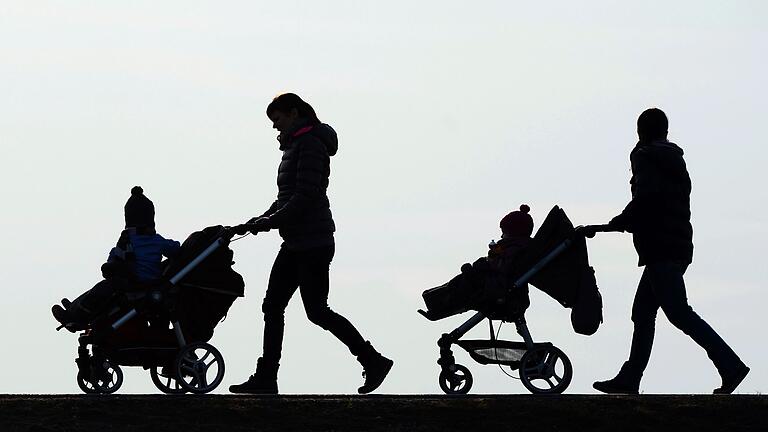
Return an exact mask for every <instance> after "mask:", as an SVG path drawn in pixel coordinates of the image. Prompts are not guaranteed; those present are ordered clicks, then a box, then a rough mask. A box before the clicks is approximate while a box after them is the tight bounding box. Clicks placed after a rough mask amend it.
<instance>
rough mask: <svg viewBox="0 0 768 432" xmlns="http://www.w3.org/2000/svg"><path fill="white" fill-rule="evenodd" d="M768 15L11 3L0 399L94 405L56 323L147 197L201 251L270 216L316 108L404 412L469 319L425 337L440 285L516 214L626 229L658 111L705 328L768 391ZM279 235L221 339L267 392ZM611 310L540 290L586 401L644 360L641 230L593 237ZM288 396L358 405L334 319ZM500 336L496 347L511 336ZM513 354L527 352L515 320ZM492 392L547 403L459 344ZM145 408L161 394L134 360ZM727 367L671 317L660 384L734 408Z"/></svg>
mask: <svg viewBox="0 0 768 432" xmlns="http://www.w3.org/2000/svg"><path fill="white" fill-rule="evenodd" d="M767 5H768V3H765V2H762V1H733V2H720V1H674V2H668V1H647V2H639V3H637V2H636V3H628V2H620V1H585V2H571V1H555V2H545V3H536V2H522V1H477V2H470V1H461V2H457V1H445V0H441V1H421V2H414V1H351V0H350V1H326V2H309V1H304V2H297V1H280V2H253V1H232V2H212V1H194V2H190V1H164V2H157V1H132V2H122V1H68V2H62V1H9V0H0V59H1V60H0V95H1V96H0V146H2V158H0V176H2V177H1V178H0V180H1V181H0V196H2V197H3V200H4V204H3V206H2V222H3V226H4V228H5V233H4V235H3V236H2V237H3V241H2V242H1V243H0V263H2V264H1V268H2V271H0V284H1V285H2V293H3V301H2V305H3V306H2V313H0V328H2V329H4V331H5V337H4V343H3V350H2V351H3V353H4V356H3V360H2V368H0V382H2V386H1V387H0V391H2V392H7V393H77V392H79V390H78V388H77V385H76V382H75V375H76V367H75V364H74V362H73V359H74V357H75V355H76V345H77V342H76V336H75V335H72V334H69V333H66V332H59V333H57V332H55V331H54V327H55V326H56V324H55V322H54V320H53V318H52V317H51V315H50V306H51V305H52V304H53V303H55V302H57V301H58V300H59V299H60V298H61V297H64V296H67V297H70V298H73V297H75V296H77V295H78V294H79V293H81V292H82V291H84V290H86V289H88V288H89V287H90V286H92V285H93V284H94V283H95V282H97V281H98V280H99V278H100V273H99V266H100V265H101V263H102V262H103V261H104V259H105V258H106V254H107V252H108V250H109V249H110V248H111V247H112V246H113V244H114V242H115V241H116V239H117V237H118V235H119V232H120V230H121V229H122V227H123V205H124V203H125V200H126V199H127V198H128V196H129V191H130V188H131V187H132V186H134V185H141V186H143V188H144V190H145V191H146V194H147V195H148V196H149V197H150V198H151V199H152V200H153V201H154V203H155V206H156V209H157V219H156V220H157V227H158V231H159V232H160V233H162V234H163V235H165V236H167V237H171V238H176V239H179V240H183V239H184V238H185V237H186V236H187V235H189V234H190V233H191V232H193V231H195V230H198V229H200V228H202V227H205V226H208V225H214V224H235V223H239V222H242V221H244V220H246V219H248V218H249V217H251V216H254V215H257V214H260V213H261V212H262V211H264V210H265V209H266V208H267V207H268V206H269V204H270V203H271V201H272V200H273V199H274V196H275V194H276V186H275V173H276V169H277V164H278V162H279V159H280V153H279V151H278V150H277V142H276V141H275V132H274V131H273V130H272V129H271V123H270V122H269V121H268V120H267V118H266V117H265V115H264V109H265V107H266V105H267V104H268V103H269V101H270V100H271V99H272V97H274V96H275V95H277V94H278V93H281V92H286V91H292V92H296V93H298V94H300V95H302V96H303V97H304V98H305V99H306V100H308V101H309V102H310V103H311V104H312V105H313V106H314V107H315V109H316V110H317V112H318V115H319V117H320V118H321V119H322V120H323V121H326V122H328V123H329V124H331V125H332V126H333V127H334V128H335V129H336V130H337V132H338V134H339V138H340V149H339V153H338V155H337V156H335V157H334V158H333V159H332V162H331V164H332V177H331V186H330V189H329V196H330V199H331V204H332V209H333V212H334V217H335V219H336V222H337V226H338V232H337V237H336V238H337V253H336V258H335V259H334V261H333V264H332V267H331V295H330V305H331V306H332V308H334V309H335V310H337V311H338V312H340V313H342V314H343V315H345V316H347V317H348V318H349V319H350V320H351V321H352V322H353V323H354V324H355V325H356V326H357V327H358V328H359V330H360V331H361V332H362V333H363V335H364V336H365V337H366V338H368V339H370V340H371V341H373V343H374V345H375V346H376V347H378V348H379V349H380V350H381V351H382V352H383V353H385V354H386V355H388V356H390V357H392V358H393V359H394V360H395V362H396V363H395V368H394V369H393V371H392V373H391V375H390V377H389V378H388V379H387V381H385V383H384V384H383V385H382V387H381V388H380V392H382V393H440V389H439V387H438V384H437V375H438V372H439V367H438V365H437V364H436V360H437V358H438V349H437V345H436V341H437V339H438V338H439V336H440V335H441V334H442V333H443V332H446V331H450V330H452V329H453V328H454V327H456V326H457V325H458V324H459V323H461V322H462V321H463V320H464V319H466V318H467V316H468V315H465V316H460V317H454V318H451V319H446V320H443V321H440V322H435V323H432V322H428V321H426V320H424V319H423V318H421V316H419V315H418V314H417V313H416V309H418V308H420V307H422V300H421V292H422V291H423V290H425V289H427V288H430V287H433V286H436V285H439V284H441V283H443V282H444V281H446V280H448V279H450V278H451V277H452V276H453V275H454V274H456V273H457V271H458V269H459V266H460V265H461V264H462V263H463V262H466V261H472V260H474V259H475V258H477V257H478V256H480V255H483V254H485V252H486V245H487V243H488V241H489V240H490V239H492V238H498V236H499V232H498V222H499V219H500V218H501V217H502V216H503V215H504V214H505V213H506V212H508V211H510V210H513V209H515V208H517V207H518V206H519V205H520V204H521V203H523V202H524V203H527V204H529V205H530V206H531V208H532V215H533V217H534V218H535V221H536V223H537V227H538V224H539V223H540V222H541V221H542V219H543V218H544V216H545V215H546V214H547V212H548V210H549V208H551V206H553V205H555V204H559V205H561V206H562V207H563V208H564V209H565V210H566V212H567V213H568V214H569V216H570V217H571V219H572V220H573V221H574V223H576V224H587V223H604V222H606V221H608V220H609V219H610V218H611V217H612V216H614V215H615V214H616V213H618V212H619V211H620V210H621V209H622V208H623V206H624V205H625V204H626V202H627V201H628V199H629V185H628V180H629V177H630V170H629V161H628V154H629V151H630V150H631V148H632V147H633V145H634V143H635V140H636V136H635V121H636V118H637V115H638V114H639V113H640V112H642V111H643V110H644V109H646V108H648V107H651V106H658V107H660V108H662V109H664V110H665V111H666V112H667V114H668V116H669V118H670V123H671V125H670V139H671V140H673V141H675V142H677V143H678V144H679V145H680V146H681V147H682V148H683V149H684V150H685V151H686V160H687V163H688V167H689V171H690V173H691V176H692V179H693V194H692V211H693V224H694V231H695V235H694V243H695V247H696V249H695V257H694V263H693V265H692V266H691V267H690V269H689V271H688V273H687V275H686V276H687V278H686V281H687V285H688V294H689V298H690V301H691V304H692V305H693V307H694V309H695V310H696V311H697V312H698V313H699V314H700V315H702V316H703V317H704V318H705V319H706V320H707V321H709V322H710V324H712V326H713V327H714V328H715V329H716V330H717V331H718V332H719V333H720V334H721V335H722V336H723V338H724V339H725V340H726V341H727V342H728V343H729V344H731V346H732V347H733V348H734V349H735V351H736V352H737V353H738V354H739V355H741V357H742V358H743V360H744V361H745V362H746V363H747V364H748V365H750V366H752V372H751V374H750V375H749V376H748V377H747V379H746V381H745V382H744V383H743V384H742V385H741V387H740V388H739V392H742V393H755V392H763V393H764V392H766V391H768V372H766V370H765V369H764V365H765V364H766V363H767V362H766V360H768V350H766V348H765V344H764V342H763V340H764V339H765V337H764V331H765V329H766V319H765V313H764V308H765V304H766V303H768V294H766V276H767V271H766V265H765V262H764V257H763V256H764V247H765V246H764V245H765V243H766V239H767V237H768V236H767V235H766V234H768V226H767V225H766V222H768V218H767V217H766V210H768V208H767V207H768V205H767V204H768V200H766V198H767V196H766V188H765V179H764V170H765V165H766V159H767V157H766V155H767V153H766V150H765V148H764V145H765V143H766V142H768V132H767V131H766V127H765V117H766V112H767V111H768V110H767V109H766V108H768V106H767V105H768V102H767V101H768V88H767V85H766V78H765V77H766V76H768V62H766V56H765V49H766V46H768V26H767V25H766V23H768V6H767ZM279 244H280V240H279V237H278V236H277V233H268V234H265V235H259V236H258V237H255V238H254V237H248V238H246V239H244V240H242V241H240V242H237V243H234V244H233V249H234V251H235V260H236V261H237V264H236V266H235V268H236V270H237V271H239V272H240V273H241V274H242V275H243V276H244V278H245V280H246V297H245V298H244V299H240V300H238V301H237V302H236V303H235V305H234V306H233V307H232V309H231V310H230V313H229V316H228V318H227V320H226V321H224V322H223V323H221V324H220V325H219V326H218V327H217V330H216V335H215V336H214V338H213V340H212V341H211V342H212V343H213V344H214V345H215V346H217V347H218V348H219V349H220V350H221V352H222V353H223V355H224V357H225V360H226V364H227V371H226V376H225V378H224V383H223V384H222V385H221V387H220V388H219V390H217V392H220V393H221V392H226V389H227V387H228V386H229V385H230V384H233V383H238V382H242V381H243V380H244V379H245V378H247V376H248V375H249V374H251V373H252V371H253V366H254V364H255V360H256V358H257V357H258V355H259V354H260V353H261V332H262V327H263V321H262V314H261V301H262V297H263V295H264V291H265V288H266V282H267V278H268V275H269V269H270V267H271V265H272V261H273V260H274V257H275V255H276V253H277V250H278V247H279ZM589 248H590V257H591V262H592V265H593V266H594V267H595V268H596V270H597V278H598V283H599V286H600V288H601V291H602V294H603V299H604V302H605V311H604V313H605V323H604V324H603V326H602V327H601V329H600V330H599V331H598V333H597V334H596V335H594V336H592V337H584V336H580V335H577V334H575V333H573V331H572V330H571V328H570V322H569V315H568V314H569V311H568V310H565V309H562V308H561V307H560V306H559V305H558V304H557V303H555V302H554V301H553V300H551V299H550V298H548V297H546V296H545V295H543V294H541V293H538V292H535V293H534V294H533V295H532V297H533V298H532V306H531V307H530V309H529V310H528V313H527V318H528V322H529V326H530V328H531V331H532V333H533V336H534V338H535V339H536V340H549V341H552V342H553V343H554V344H555V345H557V346H559V347H560V348H561V349H563V350H564V351H565V352H566V353H567V354H568V355H569V357H570V358H571V360H572V362H573V365H574V379H573V383H572V384H571V387H570V388H569V389H568V392H569V393H593V392H594V391H593V390H592V388H591V383H592V382H593V381H595V380H598V379H605V378H609V377H612V376H613V375H614V374H615V372H616V371H617V370H618V368H619V366H620V365H621V362H622V361H623V360H624V359H625V357H626V355H627V352H628V349H629V343H630V335H631V322H630V319H629V315H630V308H631V303H632V298H633V295H634V290H635V287H636V284H637V280H638V278H639V276H640V272H641V269H639V268H638V267H636V262H637V258H636V255H635V252H634V250H633V248H632V243H631V237H630V236H629V235H620V234H609V235H604V236H600V237H598V238H597V239H595V240H592V241H590V242H589ZM286 321H287V326H286V337H285V350H284V356H283V367H282V369H281V372H280V389H281V391H282V392H285V393H354V392H355V391H356V389H357V387H358V386H359V385H360V383H361V382H362V378H361V376H360V372H361V369H360V367H359V365H358V364H357V362H356V361H355V359H354V358H353V357H352V356H351V355H350V354H349V353H348V351H347V350H346V348H345V347H344V346H343V345H342V344H341V343H340V342H338V341H337V340H335V339H334V338H333V337H332V336H331V335H330V334H329V333H326V332H324V331H323V330H322V329H320V328H318V327H316V326H314V325H312V324H310V323H309V322H308V321H307V319H306V317H305V315H304V311H303V308H302V306H301V300H300V298H299V297H298V296H297V297H296V298H294V299H293V301H292V302H291V304H290V306H289V308H288V311H287V316H286ZM486 332H487V327H486V326H485V325H481V326H479V327H478V329H477V330H476V331H475V332H473V333H471V335H470V336H472V337H486V336H487V334H486ZM501 336H502V337H506V338H510V339H515V340H516V339H518V338H517V335H516V334H515V332H514V330H513V326H511V325H507V326H505V328H504V329H503V330H502V334H501ZM455 354H456V357H457V361H458V362H459V363H462V364H465V365H466V366H468V367H469V368H470V370H471V371H472V372H473V374H474V376H475V385H474V387H473V390H472V392H473V393H525V392H526V391H525V389H524V388H523V386H522V385H521V384H520V383H519V382H517V381H514V380H512V379H509V378H507V377H506V376H504V375H503V374H502V373H501V371H499V370H498V368H497V367H495V366H482V365H479V364H476V363H474V362H472V361H471V359H469V357H468V356H467V355H466V353H464V352H463V351H461V350H460V349H459V348H458V347H457V348H456V349H455ZM125 372H126V379H125V384H124V386H123V389H122V390H121V393H147V392H150V393H154V392H157V390H156V389H155V388H154V386H153V385H152V383H151V382H150V379H149V376H148V374H147V373H146V372H144V371H142V370H141V369H140V368H126V369H125ZM719 383H720V382H719V377H718V376H717V373H716V371H715V369H714V367H713V366H712V365H711V363H710V362H709V360H708V359H707V356H706V354H705V353H704V351H703V350H701V349H700V348H698V347H697V346H696V345H695V344H694V343H693V342H692V341H691V340H690V339H688V338H687V337H686V336H685V335H683V334H682V333H681V332H679V331H678V330H677V329H675V328H674V327H672V326H671V325H670V324H669V323H668V321H667V320H666V318H664V317H663V315H661V314H660V318H659V323H658V326H657V339H656V344H655V347H654V352H653V355H652V358H651V363H650V366H649V369H648V372H647V374H646V377H645V380H644V382H643V384H642V389H643V390H644V391H645V392H646V393H710V392H711V391H712V389H714V388H715V387H717V386H719Z"/></svg>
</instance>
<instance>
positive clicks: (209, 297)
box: [59, 226, 245, 394]
mask: <svg viewBox="0 0 768 432" xmlns="http://www.w3.org/2000/svg"><path fill="white" fill-rule="evenodd" d="M235 231H236V229H233V228H226V227H222V226H213V227H209V228H205V229H203V230H202V231H198V232H195V233H193V234H191V235H190V236H189V237H188V238H187V240H185V241H184V243H183V244H182V246H181V249H180V251H179V253H178V254H177V255H176V256H175V257H174V258H173V259H170V260H168V261H167V262H166V263H165V264H166V267H165V270H164V273H163V278H162V279H161V280H160V281H158V282H156V283H153V284H151V285H141V286H133V287H131V289H127V290H125V291H124V292H120V293H119V295H118V296H117V300H116V301H115V302H114V304H113V306H112V307H110V308H109V309H108V310H107V311H105V312H104V313H102V314H101V315H99V316H98V317H96V318H95V319H93V320H92V321H90V322H88V323H68V324H64V325H62V326H61V327H59V329H60V328H62V327H64V328H67V329H68V330H70V331H72V332H75V331H82V333H81V334H80V336H79V337H78V350H77V353H78V356H77V358H76V359H75V363H76V364H77V369H78V372H77V384H78V386H79V387H80V389H81V390H82V391H83V392H85V393H94V394H105V393H114V392H115V391H117V390H118V389H119V388H120V386H121V385H122V383H123V372H122V370H121V368H120V366H141V367H142V368H144V369H145V370H146V369H148V370H149V373H150V377H151V379H152V382H153V383H154V384H155V386H156V387H157V388H158V389H159V390H161V391H162V392H164V393H171V394H173V393H186V392H192V393H208V392H210V391H213V390H214V389H215V388H216V387H217V386H218V385H219V384H220V383H221V381H222V379H223V378H224V358H223V357H222V355H221V353H220V352H219V351H218V350H217V349H216V348H215V347H214V346H213V345H211V344H209V343H208V341H209V340H210V339H211V337H212V336H213V331H214V328H215V327H216V325H217V324H218V323H219V322H220V321H221V320H223V318H224V317H225V316H226V314H227V311H228V310H229V308H230V306H231V305H232V304H233V302H234V301H235V300H236V299H237V298H238V297H242V296H243V293H244V288H245V284H244V283H243V278H242V277H241V276H240V275H239V274H238V273H237V272H235V271H234V270H233V269H232V264H234V262H233V261H232V257H233V252H232V250H231V249H230V248H229V244H230V242H231V241H232V238H233V237H234V235H235Z"/></svg>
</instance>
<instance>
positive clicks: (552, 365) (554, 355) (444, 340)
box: [418, 231, 581, 394]
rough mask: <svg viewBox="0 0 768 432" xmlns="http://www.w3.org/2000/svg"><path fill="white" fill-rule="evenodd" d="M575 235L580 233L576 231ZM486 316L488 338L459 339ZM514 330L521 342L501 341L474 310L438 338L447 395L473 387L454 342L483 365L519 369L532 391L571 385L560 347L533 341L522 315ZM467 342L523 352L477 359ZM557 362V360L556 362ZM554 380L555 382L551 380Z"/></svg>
mask: <svg viewBox="0 0 768 432" xmlns="http://www.w3.org/2000/svg"><path fill="white" fill-rule="evenodd" d="M574 235H581V234H580V233H579V231H577V232H576V233H575V234H574ZM573 242H574V240H573V238H572V237H569V238H567V239H565V240H563V241H562V242H561V243H560V244H559V245H558V246H557V247H555V248H554V249H553V250H552V251H551V252H549V253H548V254H547V255H545V256H544V257H543V258H542V259H541V260H539V261H538V262H537V263H536V264H534V266H533V267H531V269H530V270H528V271H527V272H525V273H524V274H523V275H522V276H520V277H519V278H518V279H517V280H516V281H515V282H514V284H513V286H512V287H511V288H510V290H514V289H516V288H517V287H520V286H523V285H525V284H526V283H528V281H530V280H531V279H532V278H533V277H534V276H535V275H536V274H537V273H538V272H539V271H541V269H543V268H544V267H546V266H547V264H549V263H550V262H552V261H553V260H554V259H555V258H557V257H558V256H560V254H562V253H563V252H564V251H566V250H567V249H568V248H569V247H570V246H571V245H572V244H573ZM418 312H419V313H420V314H421V315H423V316H424V317H425V318H427V319H429V320H430V321H434V319H432V318H430V316H429V314H428V313H427V312H425V311H424V310H421V309H419V311H418ZM486 318H488V322H489V325H490V340H488V341H468V340H461V338H462V337H463V336H464V335H466V334H467V333H468V332H469V331H470V330H472V329H473V328H475V327H476V326H477V325H478V324H480V323H481V322H482V321H484V320H485V319H486ZM514 324H515V328H516V330H517V333H518V334H519V335H520V336H521V337H522V338H523V343H519V342H517V343H516V342H511V341H502V340H498V339H496V335H495V334H494V329H493V320H492V319H491V318H489V317H488V316H487V315H486V314H484V313H483V312H476V313H475V314H474V315H473V316H472V317H470V318H469V319H468V320H466V321H465V322H464V323H463V324H461V325H460V326H458V327H457V328H456V329H454V330H453V331H451V332H450V333H444V334H443V335H442V336H441V337H440V339H439V340H438V341H437V345H438V347H440V358H439V359H438V361H437V363H438V364H439V365H440V368H441V370H440V375H439V382H440V387H441V388H442V390H443V391H444V392H445V393H447V394H466V393H468V392H469V390H470V388H471V387H472V383H473V380H472V374H471V373H470V372H469V369H467V368H466V367H465V366H463V365H460V364H457V363H456V360H455V358H454V356H453V351H452V350H451V346H452V345H454V344H456V345H459V346H460V347H462V348H463V349H465V350H466V351H467V352H469V353H470V355H471V356H472V358H473V359H475V360H479V362H482V363H485V364H500V365H501V364H503V365H507V366H509V367H510V368H512V369H518V370H519V372H520V380H521V381H522V383H523V385H524V386H525V387H526V388H527V389H528V390H529V391H530V392H531V393H534V394H551V393H562V392H563V391H564V390H565V389H566V388H567V387H568V385H569V384H570V381H571V378H572V376H573V368H572V366H571V362H570V360H569V359H568V357H567V356H566V355H565V353H563V352H562V351H561V350H560V349H559V348H557V347H555V346H554V345H553V344H552V343H551V342H534V341H533V337H532V336H531V332H530V330H529V329H528V325H527V323H526V321H525V315H524V314H523V315H521V316H520V317H519V318H517V319H516V320H515V321H514ZM469 342H487V343H488V346H489V347H491V348H493V349H494V351H495V349H496V348H495V347H497V346H498V345H500V344H503V345H507V346H515V347H517V348H519V349H521V350H524V352H525V353H524V354H523V355H522V357H521V358H519V361H514V360H512V361H510V360H499V359H498V358H496V359H491V358H487V357H486V358H485V359H484V361H482V360H483V359H478V356H477V355H476V354H475V353H473V352H472V351H471V350H470V348H469ZM558 362H559V363H558ZM556 367H561V368H562V369H563V371H562V375H559V374H558V372H557V370H556ZM538 381H544V382H546V383H547V386H539V385H537V383H538ZM553 381H554V382H553Z"/></svg>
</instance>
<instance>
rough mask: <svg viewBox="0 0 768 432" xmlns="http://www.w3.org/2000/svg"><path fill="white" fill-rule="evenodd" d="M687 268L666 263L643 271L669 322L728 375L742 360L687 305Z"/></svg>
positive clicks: (679, 264)
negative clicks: (646, 273) (685, 279)
mask: <svg viewBox="0 0 768 432" xmlns="http://www.w3.org/2000/svg"><path fill="white" fill-rule="evenodd" d="M686 268H687V265H686V264H682V263H675V262H665V263H658V264H652V265H649V266H647V267H646V271H648V273H649V276H650V281H651V286H652V288H653V290H654V292H655V293H656V298H657V299H658V300H659V304H660V306H661V309H662V310H663V311H664V314H665V315H666V316H667V318H668V319H669V322H670V323H672V325H674V326H675V327H677V328H678V329H680V330H681V331H682V332H683V333H685V334H687V335H688V336H690V338H691V339H693V340H694V342H696V343H697V344H698V345H699V346H700V347H702V348H704V350H705V351H706V352H707V356H709V358H710V359H711V360H712V362H713V363H714V364H715V367H716V368H717V370H718V371H719V372H720V374H721V375H722V374H727V373H729V372H731V371H733V370H735V369H736V368H737V367H739V366H740V365H741V364H742V362H741V359H739V357H738V356H737V355H736V353H735V352H733V350H732V349H731V347H729V346H728V344H727V343H725V341H724V340H723V339H722V338H721V337H720V335H718V334H717V332H716V331H715V330H714V329H713V328H712V327H711V326H710V325H709V324H707V322H706V321H704V320H703V319H702V318H701V317H700V316H699V315H698V314H697V313H696V312H694V310H693V308H692V307H691V306H690V305H689V304H688V298H687V295H686V291H685V281H684V279H683V275H684V274H685V270H686Z"/></svg>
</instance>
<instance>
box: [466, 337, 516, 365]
mask: <svg viewBox="0 0 768 432" xmlns="http://www.w3.org/2000/svg"><path fill="white" fill-rule="evenodd" d="M456 345H458V346H460V347H462V348H463V349H464V350H465V351H467V353H469V356H470V357H472V359H473V360H475V361H476V362H478V363H480V364H484V365H487V364H501V365H507V366H510V367H512V368H517V367H518V366H519V365H520V359H521V358H523V355H524V354H525V352H526V351H527V348H526V346H525V342H512V341H505V340H498V339H497V340H459V341H457V342H456Z"/></svg>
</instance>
